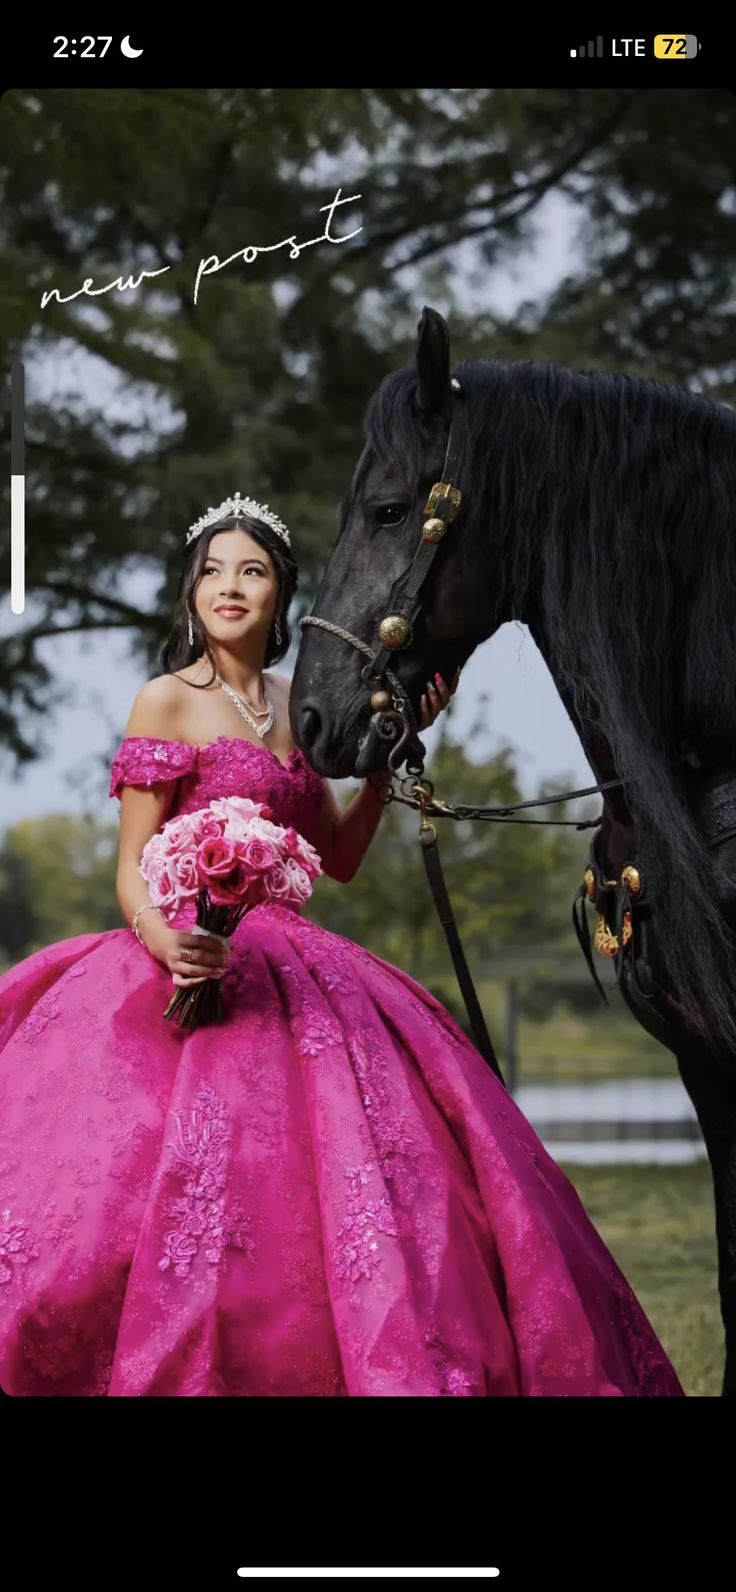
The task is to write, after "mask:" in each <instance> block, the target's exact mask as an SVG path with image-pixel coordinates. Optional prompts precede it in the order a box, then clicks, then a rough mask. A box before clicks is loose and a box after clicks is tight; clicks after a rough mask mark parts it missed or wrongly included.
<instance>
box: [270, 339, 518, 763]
mask: <svg viewBox="0 0 736 1592" xmlns="http://www.w3.org/2000/svg"><path fill="white" fill-rule="evenodd" d="M466 401H467V400H466V397H465V396H464V395H462V394H458V393H457V392H455V391H454V390H453V387H452V386H451V377H450V344H449V336H448V331H447V326H446V324H445V322H444V320H443V319H442V317H441V315H438V314H437V313H436V312H435V311H434V310H429V309H425V310H424V312H423V314H422V318H421V320H420V322H419V329H418V336H417V347H416V360H415V364H414V366H411V367H409V368H407V369H404V370H400V371H397V372H395V373H394V374H393V375H391V376H389V377H388V378H387V379H386V380H385V381H384V382H383V384H382V386H381V387H380V388H379V390H378V392H377V393H376V395H375V396H374V398H373V401H372V403H371V406H370V409H369V412H368V418H367V425H366V435H367V441H366V446H365V448H364V450H363V453H362V455H361V457H360V460H359V462H358V465H357V468H356V471H355V475H354V478H353V482H352V485H351V487H350V490H349V492H348V495H347V498H346V499H345V502H344V504H343V509H342V524H341V530H340V534H339V537H338V541H337V544H336V546H335V549H334V552H333V554H332V557H331V559H330V561H329V564H328V566H327V570H326V573H325V576H324V580H323V582H322V585H321V587H320V591H319V594H318V597H317V601H316V603H315V608H314V614H315V615H318V616H319V617H320V618H321V619H324V620H327V621H329V622H330V623H331V624H332V625H337V626H339V627H340V628H341V629H342V630H343V631H345V632H348V633H349V634H350V635H351V636H353V637H355V638H357V639H358V640H360V641H362V642H363V643H364V644H366V645H367V646H368V647H369V648H370V651H371V653H372V654H375V653H377V652H378V649H379V647H380V645H381V642H382V641H385V638H386V631H385V629H384V631H383V632H380V627H381V624H382V621H383V620H385V619H386V618H387V616H389V615H391V614H393V613H395V612H396V611H399V612H400V611H401V607H402V588H403V585H404V578H405V577H406V575H407V573H408V571H409V569H410V567H411V565H412V561H413V559H414V555H415V553H416V552H417V549H418V548H419V547H420V546H421V545H422V528H423V526H424V524H425V521H426V520H427V518H428V514H427V512H426V504H427V498H428V494H429V492H430V489H431V487H432V486H433V484H434V483H435V482H439V481H441V480H442V471H443V464H444V462H445V455H446V450H447V446H448V437H449V434H450V426H451V422H452V420H453V416H454V414H455V411H456V409H457V406H458V405H462V404H465V403H466ZM466 424H467V422H466V419H465V416H463V417H462V425H461V427H460V431H461V439H462V437H463V436H464V428H465V426H466ZM453 451H454V450H453ZM465 459H466V452H465V447H464V443H463V442H462V440H461V447H460V452H459V455H458V458H457V465H456V469H455V471H454V475H453V479H454V480H455V482H456V484H459V486H460V489H461V491H462V493H463V500H462V504H461V507H460V510H459V512H458V513H457V517H456V518H455V519H453V521H452V523H451V524H450V525H449V526H448V528H447V531H446V534H444V535H442V534H441V539H440V541H439V543H438V544H437V545H436V547H435V549H434V557H433V559H432V563H431V568H430V570H429V573H428V574H427V576H426V579H425V580H424V581H423V584H422V587H421V596H420V606H419V610H418V612H416V613H415V617H414V621H413V624H412V626H411V631H410V633H409V638H408V641H407V642H406V644H405V645H403V646H401V647H399V648H396V649H394V648H393V647H392V649H391V655H390V667H391V672H392V673H393V674H394V675H395V676H396V677H397V678H398V680H399V682H400V684H401V686H402V688H403V691H404V693H405V695H406V697H407V698H408V700H409V702H410V704H411V706H412V708H413V710H414V712H415V713H417V712H418V705H419V699H420V697H421V695H422V692H423V691H424V690H425V687H426V682H427V680H431V679H433V677H434V675H435V673H436V672H437V671H439V673H440V674H441V675H442V676H443V677H444V679H446V680H449V679H450V678H451V677H452V675H453V673H454V672H455V670H456V669H457V667H458V666H461V665H462V664H463V663H465V661H466V659H467V658H468V657H469V656H470V653H471V652H472V651H473V650H474V648H475V647H476V646H477V645H478V643H479V642H480V641H481V640H483V639H485V637H486V636H488V635H490V634H491V633H492V631H493V630H494V629H495V628H496V626H497V625H498V623H499V622H500V618H501V616H500V614H495V613H494V604H493V602H492V595H491V590H490V581H489V573H488V559H487V553H484V546H483V538H482V536H481V534H480V531H479V527H478V524H477V515H475V514H474V512H473V503H472V483H471V482H470V481H464V480H463V464H464V461H465ZM397 588H398V592H397ZM397 598H398V600H397ZM379 632H380V634H379ZM386 656H387V654H386V653H384V661H385V658H386ZM368 661H369V660H368V659H367V657H366V655H365V654H364V653H361V652H360V651H359V650H358V649H357V648H355V647H354V646H353V645H351V643H350V642H348V641H346V640H345V638H344V637H339V636H337V635H336V634H335V633H334V631H333V632H330V631H327V630H324V629H322V628H316V627H313V626H310V627H309V628H307V629H306V630H305V632H304V638H303V641H302V645H301V650H300V654H299V658H298V661H297V666H296V671H295V674H294V681H293V685H292V692H291V722H292V730H293V734H294V739H295V740H296V742H297V744H298V745H299V746H301V748H302V750H303V751H304V752H305V753H306V755H307V756H308V757H309V760H310V762H311V763H312V764H313V766H314V767H315V768H316V769H317V770H318V771H319V772H320V773H322V774H324V775H327V776H329V777H332V778H336V779H339V778H344V777H345V776H346V775H349V774H351V773H357V774H359V775H364V774H366V773H368V772H369V771H371V770H374V769H380V768H383V767H384V766H385V764H386V761H387V757H388V754H389V751H390V744H389V743H387V741H386V740H384V739H382V738H381V736H380V735H379V733H378V731H377V728H376V714H375V713H374V711H373V709H372V707H371V696H372V694H373V690H375V684H376V682H375V680H374V681H373V686H371V682H370V680H367V679H366V678H365V677H364V673H365V671H366V665H367V664H368ZM374 701H375V698H374Z"/></svg>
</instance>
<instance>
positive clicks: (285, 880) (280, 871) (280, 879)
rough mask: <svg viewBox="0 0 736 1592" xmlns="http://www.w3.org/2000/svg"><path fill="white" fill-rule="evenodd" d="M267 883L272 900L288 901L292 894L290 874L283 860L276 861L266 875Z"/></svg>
mask: <svg viewBox="0 0 736 1592" xmlns="http://www.w3.org/2000/svg"><path fill="white" fill-rule="evenodd" d="M265 885H266V889H267V891H268V894H269V896H270V898H271V900H272V901H287V900H288V899H289V896H290V894H291V884H290V881H289V875H288V873H287V871H286V868H285V866H284V864H283V862H275V863H274V865H273V867H272V868H269V870H268V873H267V874H266V877H265Z"/></svg>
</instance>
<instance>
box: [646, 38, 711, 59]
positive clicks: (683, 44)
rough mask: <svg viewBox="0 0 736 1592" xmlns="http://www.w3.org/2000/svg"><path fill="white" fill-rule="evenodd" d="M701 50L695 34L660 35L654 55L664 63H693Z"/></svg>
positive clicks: (655, 41) (655, 43) (655, 42)
mask: <svg viewBox="0 0 736 1592" xmlns="http://www.w3.org/2000/svg"><path fill="white" fill-rule="evenodd" d="M699 49H700V41H699V40H698V39H696V37H695V34H694V33H658V34H657V37H656V39H655V40H654V54H655V55H656V56H658V57H659V59H660V60H662V61H691V60H692V58H693V56H694V55H697V53H698V50H699Z"/></svg>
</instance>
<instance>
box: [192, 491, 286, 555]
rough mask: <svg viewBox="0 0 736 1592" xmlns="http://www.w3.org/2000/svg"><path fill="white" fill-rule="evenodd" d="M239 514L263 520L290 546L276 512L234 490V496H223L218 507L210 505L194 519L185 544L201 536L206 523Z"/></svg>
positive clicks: (238, 515)
mask: <svg viewBox="0 0 736 1592" xmlns="http://www.w3.org/2000/svg"><path fill="white" fill-rule="evenodd" d="M241 515H247V516H248V517H249V518H250V519H254V520H263V521H264V523H265V524H266V525H270V527H271V530H272V531H275V532H276V535H277V536H280V537H281V540H282V542H286V545H287V547H291V542H290V540H289V532H288V530H287V527H286V526H285V525H284V522H283V520H280V519H279V517H278V514H274V512H273V510H272V509H270V508H269V506H268V504H267V503H256V501H255V498H249V497H241V496H240V493H239V492H236V493H235V496H234V497H229V498H225V501H224V503H221V504H220V507H219V508H218V509H213V508H212V506H211V505H210V507H209V508H208V510H207V513H206V514H203V515H202V518H201V519H199V520H195V522H194V524H193V525H190V527H189V532H188V535H187V546H189V543H190V542H193V541H194V539H195V537H196V536H201V534H202V531H205V530H206V529H207V526H208V525H216V524H217V522H218V520H225V519H238V518H240V516H241Z"/></svg>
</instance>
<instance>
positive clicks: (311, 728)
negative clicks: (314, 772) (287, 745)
mask: <svg viewBox="0 0 736 1592" xmlns="http://www.w3.org/2000/svg"><path fill="white" fill-rule="evenodd" d="M321 728H322V720H321V718H320V716H319V712H318V710H317V708H316V707H314V706H313V705H312V704H311V703H309V702H306V703H305V704H304V706H303V707H302V708H301V709H300V712H299V739H300V741H301V744H302V750H303V751H305V752H308V751H310V750H311V748H312V747H313V746H314V744H315V742H316V740H317V737H318V735H319V732H320V730H321Z"/></svg>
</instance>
